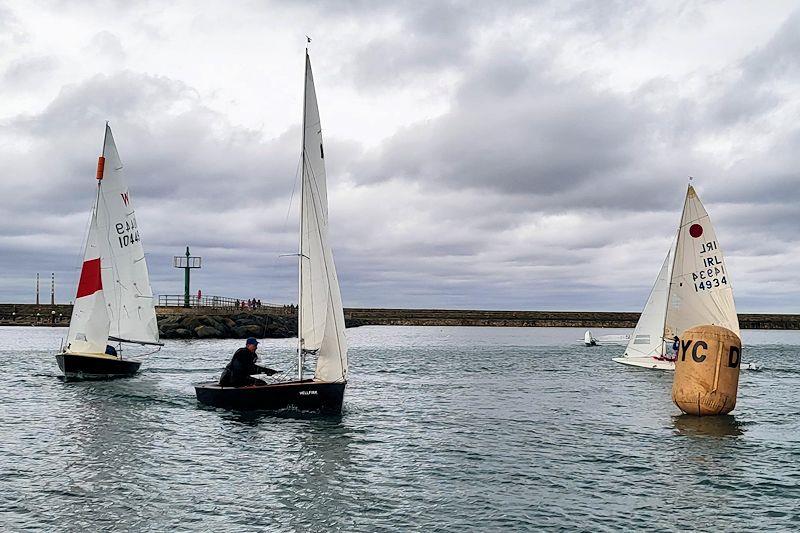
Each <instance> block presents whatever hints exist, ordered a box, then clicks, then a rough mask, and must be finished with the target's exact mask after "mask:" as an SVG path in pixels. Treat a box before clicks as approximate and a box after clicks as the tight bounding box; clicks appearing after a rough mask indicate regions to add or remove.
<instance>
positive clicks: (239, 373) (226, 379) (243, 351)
mask: <svg viewBox="0 0 800 533" xmlns="http://www.w3.org/2000/svg"><path fill="white" fill-rule="evenodd" d="M257 348H258V341H257V340H256V339H255V338H253V337H250V338H248V339H247V341H246V342H245V347H244V348H239V349H238V350H236V353H234V354H233V357H232V358H231V362H230V363H228V365H227V366H226V367H225V370H223V371H222V376H221V377H220V378H219V384H220V386H221V387H244V386H247V385H265V383H264V382H263V381H261V380H260V379H256V378H253V377H251V375H252V374H266V375H268V376H271V375H272V374H276V373H277V372H278V371H277V370H273V369H271V368H266V367H263V366H259V365H257V364H256V361H257V360H258V355H256V349H257Z"/></svg>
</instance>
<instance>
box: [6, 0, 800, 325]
mask: <svg viewBox="0 0 800 533" xmlns="http://www.w3.org/2000/svg"><path fill="white" fill-rule="evenodd" d="M167 4H168V5H167ZM306 35H309V36H310V37H311V38H312V42H311V44H310V45H309V54H310V57H311V62H312V66H313V69H314V79H315V83H316V92H317V97H318V101H319V107H320V115H321V122H322V129H323V136H324V139H325V155H326V157H325V161H326V164H327V165H328V167H327V175H328V191H329V192H328V198H329V204H330V206H329V216H330V232H331V234H330V237H331V244H332V246H333V250H334V257H335V261H336V265H337V269H338V272H339V278H340V282H341V289H342V297H343V300H344V304H345V306H346V307H413V308H476V309H528V310H598V311H601V310H608V311H637V310H640V309H641V308H642V307H643V305H644V303H645V300H646V299H647V295H648V293H649V290H650V288H651V286H652V284H653V282H654V281H655V277H656V275H657V273H658V270H659V267H660V266H661V263H662V262H663V259H664V256H665V255H666V253H667V250H668V248H669V246H670V242H671V240H672V238H673V237H674V235H675V232H676V229H677V225H678V222H679V218H680V210H681V206H682V203H683V199H684V196H685V192H686V185H687V180H688V176H694V180H693V184H694V186H695V188H696V190H697V192H698V194H699V196H700V198H701V200H702V201H703V202H704V204H705V206H706V208H707V210H708V212H709V214H710V215H711V218H712V221H713V222H714V225H715V227H716V232H717V236H718V238H719V241H720V245H721V248H722V249H723V250H724V252H725V256H726V261H727V264H728V270H729V272H730V274H731V276H730V278H731V280H732V282H733V286H734V294H735V298H736V301H737V308H738V310H739V311H740V312H795V313H796V312H800V304H798V302H799V301H800V232H798V231H797V227H798V221H800V187H798V183H799V180H798V177H800V120H798V118H800V117H799V115H800V54H798V53H797V51H798V50H800V7H798V5H797V4H796V2H793V1H781V0H773V1H770V2H751V1H724V2H723V1H653V2H641V1H634V0H630V1H627V0H608V1H602V2H601V1H585V0H578V1H561V0H554V1H539V2H537V1H528V2H515V1H508V2H446V1H442V2H431V1H427V2H415V1H410V2H382V1H351V2H347V1H330V2H328V1H306V2H299V1H275V2H270V1H229V2H210V1H188V0H187V1H180V0H179V1H175V2H169V3H165V2H147V1H139V2H123V1H114V0H105V1H102V0H101V1H96V2H92V1H83V2H64V1H60V0H52V1H35V0H34V1H11V2H9V1H4V0H0V221H1V222H0V301H5V302H30V301H33V298H34V284H35V276H36V272H41V273H42V276H43V278H48V279H49V275H50V273H51V272H54V273H55V275H56V281H57V288H56V299H57V300H58V301H60V302H66V301H69V300H71V299H73V297H74V294H75V286H76V281H77V277H78V274H79V267H80V263H81V260H82V246H83V242H84V239H85V236H86V229H87V223H88V220H89V214H90V209H91V206H92V203H93V201H94V194H95V188H96V180H95V177H94V175H95V167H96V161H97V156H98V155H99V154H100V150H101V147H102V140H103V129H104V124H105V121H109V123H110V125H111V128H112V130H113V132H114V136H115V139H116V143H117V147H118V149H119V152H120V155H121V158H122V161H123V163H124V166H125V171H126V176H127V180H128V185H129V188H130V193H131V198H132V200H133V201H134V203H135V206H136V217H137V222H138V224H139V228H140V232H141V237H142V242H143V244H144V247H145V250H146V253H147V261H148V266H149V269H150V274H151V281H152V285H153V290H154V292H155V293H157V294H178V293H181V292H182V290H183V279H182V271H179V270H176V269H174V268H173V267H172V257H173V256H174V255H179V254H182V253H183V252H184V251H185V247H186V246H187V245H190V246H191V251H192V253H193V255H198V256H201V257H202V258H203V267H202V269H200V270H196V271H194V272H193V276H192V281H193V291H194V290H196V289H198V288H199V289H202V291H203V293H204V294H206V295H220V296H229V297H234V298H249V297H258V298H261V299H262V300H263V301H265V302H275V303H287V302H294V301H296V299H297V296H296V292H297V270H296V269H297V264H296V260H293V259H292V258H287V257H280V255H281V254H287V253H292V252H294V251H296V249H297V239H298V237H297V231H298V218H299V214H298V205H297V195H296V194H294V192H296V191H295V186H296V183H297V169H298V162H299V158H300V143H301V139H300V122H301V115H302V94H303V86H302V84H303V65H304V58H303V50H304V47H305V45H306V37H305V36H306ZM47 285H48V284H47V283H43V293H49V286H47Z"/></svg>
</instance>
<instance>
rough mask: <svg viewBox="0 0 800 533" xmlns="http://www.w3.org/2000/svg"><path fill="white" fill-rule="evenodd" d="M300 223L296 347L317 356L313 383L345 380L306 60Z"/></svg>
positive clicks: (323, 183) (315, 112) (322, 160)
mask: <svg viewBox="0 0 800 533" xmlns="http://www.w3.org/2000/svg"><path fill="white" fill-rule="evenodd" d="M303 128H304V131H303V172H302V199H301V203H302V207H301V222H300V233H301V235H300V323H301V326H300V327H301V331H300V339H301V340H300V347H301V350H302V351H304V352H312V353H316V355H317V366H316V371H315V373H314V378H315V379H317V380H319V381H343V380H346V379H347V341H346V339H345V334H344V329H345V328H344V311H343V309H342V298H341V295H340V293H339V280H338V278H337V276H336V267H335V265H334V263H333V253H332V252H331V248H330V244H329V241H328V193H327V185H326V176H325V152H324V149H323V145H322V128H321V126H320V119H319V109H318V107H317V96H316V92H315V90H314V77H313V75H312V72H311V61H310V59H309V57H308V54H306V70H305V103H304V116H303Z"/></svg>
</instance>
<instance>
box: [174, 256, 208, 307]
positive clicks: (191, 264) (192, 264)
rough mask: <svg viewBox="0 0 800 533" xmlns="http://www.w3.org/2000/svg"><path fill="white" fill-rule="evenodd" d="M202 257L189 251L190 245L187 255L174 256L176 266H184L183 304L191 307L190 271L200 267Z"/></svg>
mask: <svg viewBox="0 0 800 533" xmlns="http://www.w3.org/2000/svg"><path fill="white" fill-rule="evenodd" d="M201 259H202V258H201V257H199V256H193V255H191V254H190V253H189V247H188V246H187V247H186V255H185V256H183V255H176V256H173V264H172V266H174V267H175V268H182V269H183V271H184V274H183V306H184V307H189V277H190V276H189V272H191V270H192V269H193V268H200V263H201Z"/></svg>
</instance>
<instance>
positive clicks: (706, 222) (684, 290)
mask: <svg viewBox="0 0 800 533" xmlns="http://www.w3.org/2000/svg"><path fill="white" fill-rule="evenodd" d="M704 324H713V325H717V326H722V327H724V328H727V329H729V330H731V331H733V332H734V333H736V334H737V335H739V336H740V337H741V334H740V332H739V317H738V316H737V315H736V306H735V305H734V302H733V288H732V286H731V280H730V275H729V274H728V270H727V267H726V266H725V258H724V257H723V255H722V249H721V248H720V246H719V242H718V240H717V235H716V232H715V231H714V227H713V226H712V225H711V219H710V218H709V216H708V213H707V212H706V210H705V208H704V207H703V204H702V203H701V202H700V199H699V198H698V197H697V193H696V192H695V190H694V187H692V186H691V185H689V188H688V190H687V191H686V200H685V202H684V205H683V214H682V216H681V223H680V226H679V227H678V236H677V239H676V241H675V242H674V244H673V246H672V247H670V250H669V252H668V253H667V257H666V258H665V259H664V263H663V264H662V265H661V270H660V271H659V273H658V277H657V278H656V282H655V284H654V285H653V289H652V290H651V291H650V296H649V297H648V298H647V304H646V305H645V307H644V310H643V311H642V314H641V316H640V317H639V321H638V322H637V323H636V329H635V330H634V331H633V335H631V339H630V342H628V346H627V348H625V354H624V355H623V357H615V358H614V359H613V360H614V361H616V362H618V363H622V364H626V365H631V366H638V367H644V368H653V369H659V370H675V362H674V359H673V357H670V352H671V350H672V346H673V342H674V339H675V337H678V338H680V336H681V335H682V334H683V332H684V331H686V330H687V329H689V328H692V327H694V326H700V325H704ZM742 368H755V366H754V365H747V364H742Z"/></svg>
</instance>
